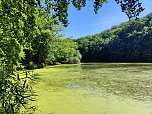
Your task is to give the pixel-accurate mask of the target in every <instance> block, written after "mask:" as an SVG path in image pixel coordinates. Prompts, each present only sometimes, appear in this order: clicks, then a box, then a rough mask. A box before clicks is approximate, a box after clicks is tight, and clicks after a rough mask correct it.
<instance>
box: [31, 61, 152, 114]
mask: <svg viewBox="0 0 152 114" xmlns="http://www.w3.org/2000/svg"><path fill="white" fill-rule="evenodd" d="M35 74H36V76H37V77H38V79H37V80H35V82H34V83H33V88H34V90H35V91H36V92H37V94H38V97H37V102H36V105H37V106H38V111H37V114H152V64H148V63H82V64H78V65H57V66H49V67H46V68H44V69H38V70H36V71H35Z"/></svg>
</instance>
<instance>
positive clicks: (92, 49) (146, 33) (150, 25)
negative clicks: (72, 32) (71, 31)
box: [76, 13, 152, 62]
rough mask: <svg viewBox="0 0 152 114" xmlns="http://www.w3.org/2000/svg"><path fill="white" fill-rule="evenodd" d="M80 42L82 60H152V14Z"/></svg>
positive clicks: (78, 40) (79, 40) (87, 37)
mask: <svg viewBox="0 0 152 114" xmlns="http://www.w3.org/2000/svg"><path fill="white" fill-rule="evenodd" d="M76 42H77V43H78V46H79V50H80V53H81V54H82V62H152V13H150V14H148V15H146V16H145V17H143V18H140V19H137V20H131V21H128V22H125V23H121V24H120V25H117V26H113V27H111V28H110V29H108V30H105V31H103V32H101V33H98V34H94V35H91V36H85V37H82V38H79V39H77V40H76Z"/></svg>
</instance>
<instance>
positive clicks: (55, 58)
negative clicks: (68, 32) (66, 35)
mask: <svg viewBox="0 0 152 114" xmlns="http://www.w3.org/2000/svg"><path fill="white" fill-rule="evenodd" d="M50 46H51V50H50V57H49V58H48V62H49V63H50V64H53V63H56V62H60V63H79V62H80V59H81V55H80V53H79V51H78V50H77V49H78V46H77V43H75V42H73V41H72V40H70V39H63V38H55V39H53V41H52V42H51V44H50Z"/></svg>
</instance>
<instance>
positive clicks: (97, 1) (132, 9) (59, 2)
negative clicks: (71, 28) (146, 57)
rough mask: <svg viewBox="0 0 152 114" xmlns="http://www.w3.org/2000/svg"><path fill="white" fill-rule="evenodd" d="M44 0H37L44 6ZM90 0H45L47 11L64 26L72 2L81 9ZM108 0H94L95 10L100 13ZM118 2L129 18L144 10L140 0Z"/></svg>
mask: <svg viewBox="0 0 152 114" xmlns="http://www.w3.org/2000/svg"><path fill="white" fill-rule="evenodd" d="M41 1H42V0H37V4H38V5H41V6H43V4H42V3H41ZM87 1H88V0H44V1H43V2H45V5H46V6H47V7H46V6H45V5H44V8H45V9H46V11H48V12H49V13H51V15H52V16H53V17H54V19H56V18H57V20H59V21H60V22H62V23H63V24H64V26H67V25H68V19H67V17H68V7H69V5H70V3H72V4H73V6H74V7H75V8H77V9H78V10H80V9H81V8H82V7H85V6H86V3H87ZM109 1H110V0H109ZM107 2H108V0H94V4H93V7H94V11H95V13H98V10H99V9H100V8H101V7H102V5H103V3H107ZM115 2H116V3H117V4H120V6H121V9H122V12H125V14H126V15H127V16H128V18H129V19H132V18H134V17H136V18H137V17H138V16H139V14H140V13H141V12H142V11H143V10H144V8H143V7H142V6H141V3H140V2H139V0H115Z"/></svg>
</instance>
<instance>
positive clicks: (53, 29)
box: [22, 9, 81, 69]
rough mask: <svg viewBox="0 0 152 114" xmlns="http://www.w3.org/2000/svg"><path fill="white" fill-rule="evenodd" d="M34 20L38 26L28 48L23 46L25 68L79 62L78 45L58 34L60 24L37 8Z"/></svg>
mask: <svg viewBox="0 0 152 114" xmlns="http://www.w3.org/2000/svg"><path fill="white" fill-rule="evenodd" d="M36 15H37V18H36V22H37V25H38V28H39V29H37V30H36V34H35V36H34V37H33V39H32V41H31V43H30V48H29V47H28V48H24V50H23V53H25V56H24V57H22V64H23V65H24V66H25V68H26V69H36V68H43V67H44V66H46V65H53V64H60V63H68V64H72V63H79V62H80V59H81V54H80V52H79V51H78V45H77V43H76V42H74V41H72V40H71V39H70V38H63V37H62V35H61V34H60V31H61V28H62V26H61V25H59V24H55V23H54V20H53V19H51V17H50V16H48V15H46V13H45V11H44V10H43V9H38V11H37V14H36Z"/></svg>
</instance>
